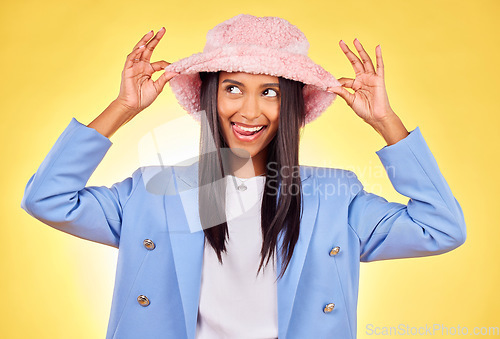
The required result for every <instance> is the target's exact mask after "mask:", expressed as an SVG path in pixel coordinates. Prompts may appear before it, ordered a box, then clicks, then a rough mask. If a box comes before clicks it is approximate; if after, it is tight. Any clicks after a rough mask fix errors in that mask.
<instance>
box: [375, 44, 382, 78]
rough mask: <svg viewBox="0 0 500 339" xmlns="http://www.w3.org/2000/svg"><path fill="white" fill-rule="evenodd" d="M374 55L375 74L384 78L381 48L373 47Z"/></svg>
mask: <svg viewBox="0 0 500 339" xmlns="http://www.w3.org/2000/svg"><path fill="white" fill-rule="evenodd" d="M375 55H376V57H377V74H378V75H380V76H381V77H382V78H383V77H384V60H382V47H380V45H378V46H377V47H375Z"/></svg>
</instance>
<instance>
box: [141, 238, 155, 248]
mask: <svg viewBox="0 0 500 339" xmlns="http://www.w3.org/2000/svg"><path fill="white" fill-rule="evenodd" d="M143 244H144V247H146V248H147V249H148V250H150V251H152V250H154V249H155V247H156V245H155V243H154V242H153V240H151V239H145V240H144V241H143Z"/></svg>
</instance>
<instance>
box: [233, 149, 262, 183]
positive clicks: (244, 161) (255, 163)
mask: <svg viewBox="0 0 500 339" xmlns="http://www.w3.org/2000/svg"><path fill="white" fill-rule="evenodd" d="M266 164H267V149H266V150H264V151H262V152H260V153H258V154H257V155H255V156H254V157H252V158H241V157H238V156H236V155H234V154H233V153H231V157H230V166H231V172H230V174H232V175H234V176H235V177H238V178H252V177H255V176H258V175H265V174H266Z"/></svg>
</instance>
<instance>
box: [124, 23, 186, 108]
mask: <svg viewBox="0 0 500 339" xmlns="http://www.w3.org/2000/svg"><path fill="white" fill-rule="evenodd" d="M164 34H165V28H164V27H162V28H161V29H160V30H159V31H158V32H157V33H156V35H155V36H154V37H153V31H150V32H149V33H147V34H146V35H144V36H143V37H142V39H141V40H140V41H139V42H138V43H137V44H136V45H135V47H134V49H133V51H132V52H131V53H130V54H129V55H128V56H127V60H126V62H125V67H124V69H123V72H122V80H121V85H120V94H119V95H118V98H117V99H116V100H115V101H116V102H117V103H119V104H121V105H123V106H124V107H125V109H126V110H127V111H129V112H130V113H131V117H133V116H134V115H136V114H137V113H139V112H140V111H142V110H143V109H145V108H146V107H148V106H149V105H151V104H152V103H153V101H154V100H155V99H156V98H157V97H158V95H159V94H160V93H161V92H162V91H163V88H164V87H165V84H166V83H167V82H168V81H169V80H170V79H172V78H173V77H174V76H175V75H177V74H178V73H173V72H164V73H163V74H162V75H161V76H160V77H159V78H158V79H157V80H156V81H153V80H152V79H151V76H152V75H153V73H155V72H158V71H161V70H163V69H164V68H165V67H167V66H168V65H170V63H168V62H166V61H164V60H161V61H156V62H153V63H151V62H150V59H151V55H152V54H153V50H154V49H155V47H156V45H158V43H159V42H160V40H161V38H162V37H163V35H164ZM152 37H153V38H152ZM151 38H152V39H151ZM150 39H151V40H150ZM131 117H130V118H131Z"/></svg>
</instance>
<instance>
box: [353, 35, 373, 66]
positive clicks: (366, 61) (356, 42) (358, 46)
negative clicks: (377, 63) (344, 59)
mask: <svg viewBox="0 0 500 339" xmlns="http://www.w3.org/2000/svg"><path fill="white" fill-rule="evenodd" d="M354 47H356V50H357V51H358V53H359V56H360V57H361V60H363V64H364V66H365V70H366V71H367V72H368V73H375V68H374V67H373V63H372V59H370V56H369V55H368V53H366V51H365V49H364V48H363V45H361V42H359V40H358V38H356V39H354Z"/></svg>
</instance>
